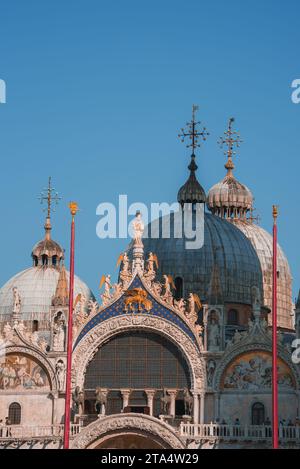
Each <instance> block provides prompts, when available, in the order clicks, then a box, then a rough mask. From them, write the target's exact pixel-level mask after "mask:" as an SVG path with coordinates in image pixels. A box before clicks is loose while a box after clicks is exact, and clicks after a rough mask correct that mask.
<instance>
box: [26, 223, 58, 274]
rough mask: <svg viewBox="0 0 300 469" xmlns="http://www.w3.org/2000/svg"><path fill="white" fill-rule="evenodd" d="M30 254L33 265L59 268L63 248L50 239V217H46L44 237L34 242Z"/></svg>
mask: <svg viewBox="0 0 300 469" xmlns="http://www.w3.org/2000/svg"><path fill="white" fill-rule="evenodd" d="M31 256H32V259H33V265H34V266H35V267H55V268H59V266H60V264H61V261H63V259H64V251H63V249H62V248H61V246H60V245H59V244H58V243H57V242H56V241H54V240H53V239H51V223H50V217H49V218H48V217H47V219H46V223H45V237H44V239H42V240H41V241H39V242H38V243H37V244H35V246H34V247H33V249H32V253H31Z"/></svg>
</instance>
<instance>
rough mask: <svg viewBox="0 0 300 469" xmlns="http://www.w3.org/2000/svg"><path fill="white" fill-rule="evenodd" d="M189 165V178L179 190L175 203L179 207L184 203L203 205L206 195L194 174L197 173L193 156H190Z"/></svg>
mask: <svg viewBox="0 0 300 469" xmlns="http://www.w3.org/2000/svg"><path fill="white" fill-rule="evenodd" d="M191 158H192V160H191V163H190V164H189V167H188V168H189V170H190V176H189V178H188V180H187V181H186V183H185V184H184V185H183V186H182V187H181V188H180V189H179V191H178V195H177V201H178V203H180V204H181V205H184V204H185V203H192V204H195V203H205V201H206V195H205V190H204V189H203V187H202V186H201V184H200V183H199V182H198V180H197V177H196V174H195V172H196V171H197V168H198V166H197V164H196V162H195V155H192V157H191Z"/></svg>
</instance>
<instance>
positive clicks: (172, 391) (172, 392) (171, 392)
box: [167, 389, 178, 417]
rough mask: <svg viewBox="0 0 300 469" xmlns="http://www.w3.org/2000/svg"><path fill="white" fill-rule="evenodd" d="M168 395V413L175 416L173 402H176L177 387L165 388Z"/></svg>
mask: <svg viewBox="0 0 300 469" xmlns="http://www.w3.org/2000/svg"><path fill="white" fill-rule="evenodd" d="M167 391H168V394H169V396H170V397H171V404H170V411H169V414H170V415H171V416H172V417H175V403H176V396H177V392H178V391H177V389H167Z"/></svg>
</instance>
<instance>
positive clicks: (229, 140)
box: [218, 117, 243, 158]
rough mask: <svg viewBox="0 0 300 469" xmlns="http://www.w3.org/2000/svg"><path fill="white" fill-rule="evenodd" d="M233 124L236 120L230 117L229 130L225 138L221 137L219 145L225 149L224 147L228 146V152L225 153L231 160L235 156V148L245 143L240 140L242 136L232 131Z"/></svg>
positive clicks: (225, 133)
mask: <svg viewBox="0 0 300 469" xmlns="http://www.w3.org/2000/svg"><path fill="white" fill-rule="evenodd" d="M233 122H234V118H233V117H230V119H229V121H228V130H226V131H225V132H224V135H225V138H224V137H220V139H219V140H218V144H219V145H220V147H221V148H223V146H224V145H226V146H227V150H226V151H224V155H227V156H228V158H231V157H232V156H233V155H235V151H233V148H234V146H236V147H237V148H238V147H239V146H240V144H241V143H243V140H241V138H240V134H239V133H238V132H235V131H234V130H232V124H233Z"/></svg>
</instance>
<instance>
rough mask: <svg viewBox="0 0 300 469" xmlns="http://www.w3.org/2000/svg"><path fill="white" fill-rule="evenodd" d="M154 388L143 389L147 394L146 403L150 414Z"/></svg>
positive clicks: (151, 413)
mask: <svg viewBox="0 0 300 469" xmlns="http://www.w3.org/2000/svg"><path fill="white" fill-rule="evenodd" d="M155 392H156V390H155V389H145V393H146V395H147V405H148V407H149V413H150V415H153V399H154V396H155Z"/></svg>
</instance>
